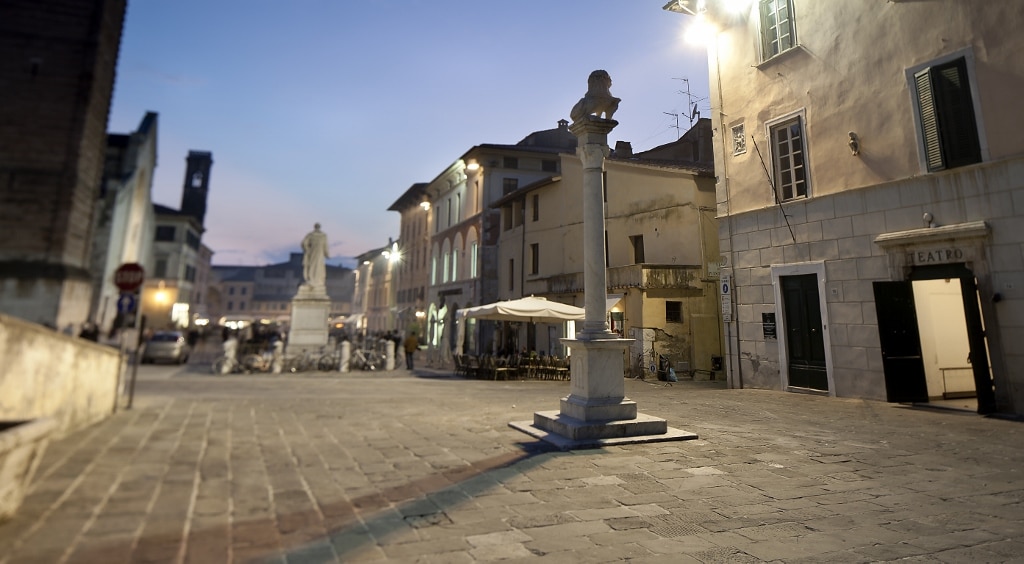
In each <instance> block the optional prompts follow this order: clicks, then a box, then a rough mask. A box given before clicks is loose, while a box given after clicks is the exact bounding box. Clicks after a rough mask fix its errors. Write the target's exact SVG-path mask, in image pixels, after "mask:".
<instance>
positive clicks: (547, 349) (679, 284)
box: [494, 119, 722, 375]
mask: <svg viewBox="0 0 1024 564" xmlns="http://www.w3.org/2000/svg"><path fill="white" fill-rule="evenodd" d="M710 126H711V123H710V120H707V119H704V120H701V121H700V122H699V123H698V124H697V126H696V127H694V128H693V129H691V131H690V132H688V133H687V134H686V135H685V136H683V137H682V138H681V139H680V140H678V141H676V142H673V143H670V144H668V145H665V146H662V147H658V148H656V149H652V150H650V151H646V152H644V153H638V154H636V155H633V154H632V153H631V152H630V151H629V150H628V146H627V145H624V144H619V147H618V149H617V151H616V153H615V154H613V155H612V156H610V157H609V158H607V159H606V160H605V175H604V176H605V194H606V196H605V218H606V219H605V228H606V240H605V247H606V253H605V256H606V264H607V267H608V271H607V283H608V287H607V294H608V301H607V304H608V322H609V325H610V328H611V329H612V330H613V331H615V332H617V333H619V334H620V335H622V336H624V337H627V338H632V339H635V342H634V344H633V348H632V350H631V352H630V359H629V363H630V365H631V366H632V367H633V368H637V367H638V365H642V366H644V367H649V366H650V364H651V362H652V361H654V362H655V363H656V364H657V363H658V362H659V361H660V359H662V358H663V359H665V362H667V363H670V365H673V366H676V367H677V368H679V369H680V370H686V371H690V370H700V371H703V372H704V373H705V374H706V375H710V374H711V372H712V357H720V356H721V355H722V347H721V338H720V335H721V326H720V323H719V316H718V310H717V307H718V299H717V288H718V274H717V268H716V267H717V263H718V255H719V252H718V237H717V221H716V220H715V217H714V215H715V214H714V210H715V207H714V205H715V188H714V178H713V175H712V171H711V138H710V137H711V136H710V133H711V128H710ZM701 149H703V151H702V150H701ZM702 153H703V154H702ZM560 171H561V174H558V175H552V176H549V177H548V178H545V179H543V180H540V181H538V182H535V183H534V184H531V185H528V186H525V187H523V188H522V189H520V190H517V191H516V192H513V193H511V194H509V195H507V196H505V197H504V198H502V199H501V200H499V201H498V202H496V203H495V204H494V205H495V207H497V208H499V209H500V210H501V212H502V214H501V215H502V223H501V230H502V231H501V237H500V240H499V245H498V246H499V260H498V265H499V266H498V274H499V276H498V280H499V297H500V299H512V298H518V297H522V296H529V295H535V296H543V297H546V298H548V299H551V300H555V301H559V302H562V303H567V304H570V305H576V306H579V307H583V305H584V302H583V223H582V222H583V209H582V206H581V205H580V202H581V200H582V191H583V169H582V164H581V161H580V159H579V157H578V156H576V155H574V154H564V155H561V166H560ZM569 330H570V331H571V328H570V329H569ZM565 333H566V329H565V328H563V326H562V325H554V324H536V325H535V326H534V325H531V324H522V325H519V326H515V327H512V328H511V331H510V334H508V335H505V336H504V337H505V338H504V339H503V341H502V345H503V346H504V347H505V348H506V349H508V348H511V347H513V346H515V347H518V348H519V349H522V348H524V347H525V348H527V349H530V350H535V351H538V352H543V353H549V354H555V355H563V354H565V351H564V349H563V348H562V345H561V343H560V342H559V341H558V339H560V338H562V337H565V336H568V335H566V334H565Z"/></svg>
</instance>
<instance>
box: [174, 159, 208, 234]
mask: <svg viewBox="0 0 1024 564" xmlns="http://www.w3.org/2000/svg"><path fill="white" fill-rule="evenodd" d="M185 163H186V166H185V189H184V190H183V191H182V193H181V213H183V214H186V215H190V216H192V217H194V218H196V219H197V220H198V221H199V225H202V224H203V218H204V217H205V216H206V197H207V196H208V195H209V193H210V168H211V167H213V153H210V152H209V151H189V152H188V158H187V159H185Z"/></svg>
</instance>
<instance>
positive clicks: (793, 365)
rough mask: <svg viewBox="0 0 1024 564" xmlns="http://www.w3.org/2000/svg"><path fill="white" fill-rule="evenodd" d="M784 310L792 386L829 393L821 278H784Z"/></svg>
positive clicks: (800, 276) (801, 276) (781, 278)
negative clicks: (820, 291) (822, 321)
mask: <svg viewBox="0 0 1024 564" xmlns="http://www.w3.org/2000/svg"><path fill="white" fill-rule="evenodd" d="M779 280H780V282H781V285H782V307H783V313H784V315H785V318H786V352H787V355H788V364H789V366H788V368H789V385H790V386H792V387H795V388H808V389H812V390H822V391H828V370H827V368H826V366H825V337H824V331H823V328H822V325H821V299H820V297H819V296H818V276H817V275H815V274H801V275H798V276H782V277H780V278H779Z"/></svg>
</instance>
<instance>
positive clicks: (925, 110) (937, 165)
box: [914, 68, 946, 172]
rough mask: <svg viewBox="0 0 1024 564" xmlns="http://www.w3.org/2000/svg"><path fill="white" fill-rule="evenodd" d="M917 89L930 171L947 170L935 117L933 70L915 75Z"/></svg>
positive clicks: (926, 159)
mask: <svg viewBox="0 0 1024 564" xmlns="http://www.w3.org/2000/svg"><path fill="white" fill-rule="evenodd" d="M914 84H915V86H916V87H917V104H918V110H919V111H920V112H921V136H922V138H923V139H924V158H925V162H926V163H927V164H928V171H929V172H933V171H936V170H942V169H944V168H946V166H945V164H944V162H943V160H942V142H941V141H940V140H939V123H938V119H936V116H935V99H934V97H933V96H932V76H931V69H930V68H927V69H924V70H922V71H919V72H918V73H917V74H915V75H914Z"/></svg>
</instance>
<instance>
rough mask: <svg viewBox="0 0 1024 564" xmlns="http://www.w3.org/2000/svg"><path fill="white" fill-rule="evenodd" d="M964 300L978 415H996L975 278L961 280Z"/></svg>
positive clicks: (994, 395) (968, 277)
mask: <svg viewBox="0 0 1024 564" xmlns="http://www.w3.org/2000/svg"><path fill="white" fill-rule="evenodd" d="M960 291H961V293H962V294H963V299H964V317H966V318H967V338H968V340H969V342H970V347H971V368H972V369H973V371H974V389H975V393H976V394H977V397H978V413H981V414H986V413H995V411H996V393H995V390H994V389H993V388H992V373H991V371H990V369H989V365H988V347H987V346H986V345H985V326H984V324H983V323H982V319H981V308H980V307H979V305H978V283H977V282H976V281H975V279H974V276H973V275H972V276H965V277H963V278H961V279H960Z"/></svg>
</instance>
